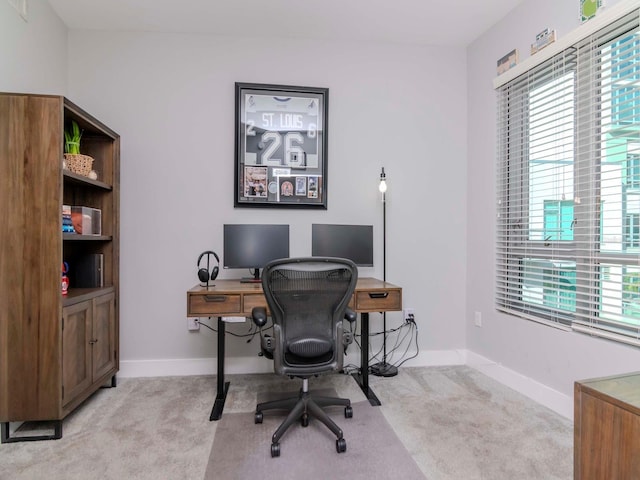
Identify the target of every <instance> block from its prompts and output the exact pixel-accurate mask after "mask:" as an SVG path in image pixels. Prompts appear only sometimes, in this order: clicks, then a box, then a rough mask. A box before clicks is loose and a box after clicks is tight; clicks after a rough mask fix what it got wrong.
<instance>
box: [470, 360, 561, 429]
mask: <svg viewBox="0 0 640 480" xmlns="http://www.w3.org/2000/svg"><path fill="white" fill-rule="evenodd" d="M467 365H468V366H470V367H471V368H474V369H476V370H478V371H479V372H481V373H483V374H484V375H486V376H487V377H490V378H493V379H494V380H496V381H498V382H500V383H502V384H503V385H506V386H507V387H509V388H512V389H513V390H515V391H516V392H519V393H521V394H523V395H525V396H527V397H529V398H531V399H532V400H534V401H536V402H538V403H539V404H541V405H544V406H545V407H547V408H549V409H551V410H553V411H554V412H556V413H557V414H559V415H562V416H563V417H566V418H568V419H569V420H573V398H572V397H570V396H568V395H565V394H564V393H561V392H558V391H557V390H554V389H552V388H550V387H548V386H547V385H544V384H543V383H540V382H538V381H536V380H533V379H532V378H529V377H526V376H524V375H522V374H521V373H518V372H516V371H514V370H511V369H509V368H507V367H504V366H502V365H500V364H499V363H496V362H494V361H492V360H489V359H488V358H485V357H483V356H481V355H478V354H476V353H473V352H471V351H468V350H467Z"/></svg>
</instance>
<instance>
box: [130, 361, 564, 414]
mask: <svg viewBox="0 0 640 480" xmlns="http://www.w3.org/2000/svg"><path fill="white" fill-rule="evenodd" d="M227 360H228V361H227V362H226V363H225V373H228V374H245V373H270V372H273V363H272V362H270V361H268V360H266V359H264V358H263V357H258V356H255V357H233V358H230V359H227ZM443 365H468V366H469V367H471V368H474V369H476V370H478V371H479V372H481V373H483V374H484V375H486V376H488V377H490V378H493V379H494V380H496V381H498V382H500V383H502V384H503V385H506V386H507V387H509V388H512V389H513V390H515V391H517V392H519V393H521V394H523V395H525V396H527V397H529V398H531V399H532V400H534V401H536V402H538V403H540V404H541V405H544V406H545V407H547V408H549V409H551V410H553V411H554V412H556V413H558V414H559V415H562V416H563V417H566V418H568V419H573V399H572V398H571V397H569V396H567V395H565V394H563V393H560V392H558V391H556V390H553V389H552V388H550V387H548V386H546V385H544V384H542V383H540V382H537V381H536V380H533V379H531V378H529V377H526V376H524V375H522V374H520V373H518V372H516V371H514V370H511V369H509V368H506V367H504V366H502V365H500V364H498V363H496V362H494V361H492V360H489V359H488V358H485V357H482V356H481V355H477V354H475V353H473V352H471V351H469V350H464V349H459V350H433V351H426V352H421V353H420V354H419V355H418V356H417V357H416V358H413V359H411V360H408V361H407V362H405V363H403V366H404V367H433V366H443ZM216 370H217V364H216V358H215V357H212V358H181V359H180V358H179V359H158V360H121V361H120V371H119V372H118V377H122V378H128V377H167V376H188V375H215V374H216Z"/></svg>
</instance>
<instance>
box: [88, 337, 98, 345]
mask: <svg viewBox="0 0 640 480" xmlns="http://www.w3.org/2000/svg"><path fill="white" fill-rule="evenodd" d="M94 343H98V339H97V338H94V339H93V340H89V345H93V344H94Z"/></svg>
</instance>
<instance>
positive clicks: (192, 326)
mask: <svg viewBox="0 0 640 480" xmlns="http://www.w3.org/2000/svg"><path fill="white" fill-rule="evenodd" d="M187 330H192V331H196V330H200V319H199V318H191V317H189V318H187Z"/></svg>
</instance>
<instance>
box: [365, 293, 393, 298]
mask: <svg viewBox="0 0 640 480" xmlns="http://www.w3.org/2000/svg"><path fill="white" fill-rule="evenodd" d="M388 296H389V292H371V293H369V298H387V297H388Z"/></svg>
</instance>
